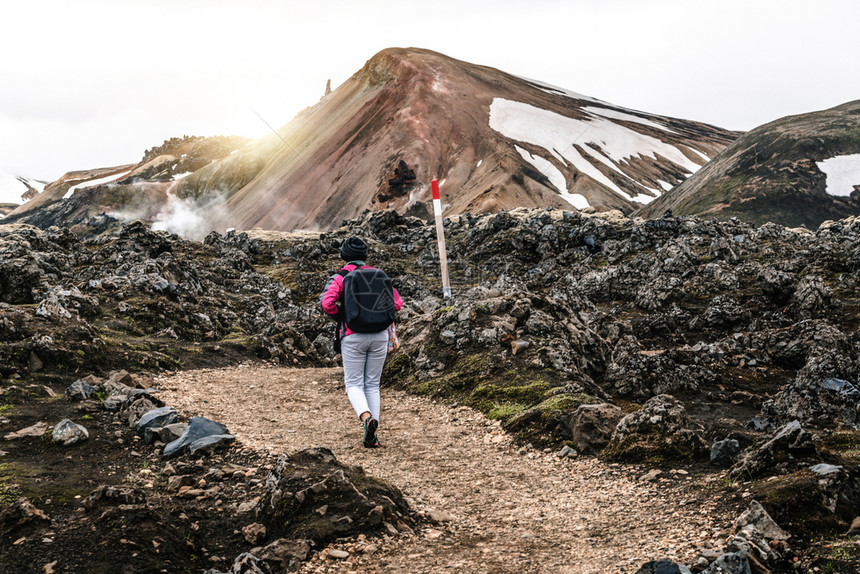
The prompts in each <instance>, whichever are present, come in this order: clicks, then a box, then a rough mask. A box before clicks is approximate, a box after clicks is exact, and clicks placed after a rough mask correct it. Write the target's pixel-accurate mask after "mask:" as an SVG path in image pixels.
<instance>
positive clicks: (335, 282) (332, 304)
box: [320, 263, 403, 337]
mask: <svg viewBox="0 0 860 574" xmlns="http://www.w3.org/2000/svg"><path fill="white" fill-rule="evenodd" d="M357 268H358V265H353V264H351V263H350V264H347V265H344V266H343V269H344V270H346V271H355V270H356V269H357ZM361 268H362V269H375V267H371V266H369V265H363V266H362V267H361ZM341 297H343V277H342V276H341V275H339V274H337V273H336V274H334V275H332V277H331V279H329V280H328V283H327V284H326V287H325V291H323V294H322V298H321V299H320V304H321V305H322V309H323V311H325V312H326V313H328V314H329V315H332V316H334V315H337V313H338V310H339V309H338V306H337V302H338V301H340V300H341ZM401 307H403V299H401V298H400V293H398V292H397V289H394V310H395V311H400V308H401ZM353 333H355V331H352V330H350V329H349V328H348V327H346V326H344V334H343V336H344V337H347V336H349V335H352V334H353Z"/></svg>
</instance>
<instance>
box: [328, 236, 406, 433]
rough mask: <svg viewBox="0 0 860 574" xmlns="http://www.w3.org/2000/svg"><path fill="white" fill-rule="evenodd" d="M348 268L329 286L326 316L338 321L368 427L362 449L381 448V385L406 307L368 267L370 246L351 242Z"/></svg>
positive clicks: (351, 382)
mask: <svg viewBox="0 0 860 574" xmlns="http://www.w3.org/2000/svg"><path fill="white" fill-rule="evenodd" d="M340 257H341V259H343V260H344V261H345V262H346V264H345V265H344V266H343V267H342V268H341V270H340V271H338V272H337V273H336V274H334V275H332V277H331V278H330V279H329V280H328V283H326V286H325V290H324V291H323V293H322V296H321V297H320V303H321V305H322V309H323V311H324V312H325V313H326V314H328V315H330V316H331V317H333V318H335V319H337V320H338V333H337V336H338V337H339V338H340V346H341V349H340V352H341V356H342V357H343V379H344V382H345V384H346V394H347V396H348V397H349V402H350V404H352V408H353V409H355V414H357V415H358V418H359V420H360V421H361V423H362V427H363V431H364V432H363V436H362V440H361V444H362V445H364V447H366V448H378V447H379V446H380V444H379V439H378V438H377V436H376V429H377V428H378V427H379V379H380V378H381V377H382V366H383V364H384V363H385V357H386V355H387V354H388V338H389V331H388V329H389V327H390V326H391V324H392V323H393V321H394V313H395V312H396V311H399V310H400V308H401V307H402V306H403V301H402V300H401V298H400V294H399V293H398V292H397V290H396V289H394V287H393V286H391V280H390V279H389V278H388V276H387V275H385V273H384V272H382V271H380V270H379V269H376V268H375V267H370V266H368V265H365V259H366V258H367V243H365V242H364V241H362V240H361V239H360V238H358V237H350V238H349V239H347V240H346V241H344V242H343V245H342V246H341V248H340Z"/></svg>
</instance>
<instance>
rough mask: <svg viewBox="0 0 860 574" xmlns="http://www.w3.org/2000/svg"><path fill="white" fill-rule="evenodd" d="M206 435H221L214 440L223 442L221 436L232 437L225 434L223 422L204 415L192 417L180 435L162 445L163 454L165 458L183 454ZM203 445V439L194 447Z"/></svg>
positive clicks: (225, 429)
mask: <svg viewBox="0 0 860 574" xmlns="http://www.w3.org/2000/svg"><path fill="white" fill-rule="evenodd" d="M207 437H222V438H221V439H217V440H216V442H218V441H222V442H223V440H225V439H224V438H223V437H230V439H229V440H232V439H233V438H234V437H232V436H231V435H229V434H227V427H226V426H224V425H223V424H221V423H218V422H215V421H212V420H209V419H207V418H204V417H193V418H192V419H191V420H190V421H188V427H187V428H186V429H185V432H183V433H182V436H180V437H179V438H178V439H176V440H175V441H173V442H171V443H169V444H168V445H167V446H165V447H164V453H163V456H164V457H165V458H173V457H175V456H179V455H181V454H185V453H186V452H189V450H190V449H191V447H192V445H194V444H195V443H197V442H198V441H201V440H203V439H206V438H207ZM212 444H213V443H209V446H212ZM204 446H206V444H205V441H204V443H198V444H197V447H196V448H198V449H199V448H202V447H204Z"/></svg>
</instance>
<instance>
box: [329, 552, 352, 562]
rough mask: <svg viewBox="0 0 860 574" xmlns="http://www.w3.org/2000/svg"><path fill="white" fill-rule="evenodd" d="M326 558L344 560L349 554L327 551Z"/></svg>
mask: <svg viewBox="0 0 860 574" xmlns="http://www.w3.org/2000/svg"><path fill="white" fill-rule="evenodd" d="M327 556H328V557H329V558H336V559H338V560H344V559H346V558H349V552H347V551H346V550H329V551H328V553H327Z"/></svg>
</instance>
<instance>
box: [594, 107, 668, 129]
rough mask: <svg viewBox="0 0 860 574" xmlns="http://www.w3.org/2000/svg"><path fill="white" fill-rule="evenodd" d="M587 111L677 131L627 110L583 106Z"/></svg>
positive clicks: (605, 116) (610, 117)
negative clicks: (629, 112) (626, 111)
mask: <svg viewBox="0 0 860 574" xmlns="http://www.w3.org/2000/svg"><path fill="white" fill-rule="evenodd" d="M582 109H583V110H585V111H586V112H588V113H589V114H591V115H597V116H602V117H604V118H609V119H611V120H621V121H623V122H634V123H637V124H642V125H643V126H650V127H652V128H657V129H658V130H663V131H664V132H669V133H673V134H674V133H677V132H675V131H674V130H670V129H669V128H667V127H666V126H663V125H660V124H658V123H657V122H652V121H651V120H646V119H645V118H640V117H639V116H634V115H633V114H628V113H625V112H621V111H618V110H610V109H607V108H596V107H594V106H586V107H584V108H582Z"/></svg>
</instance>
